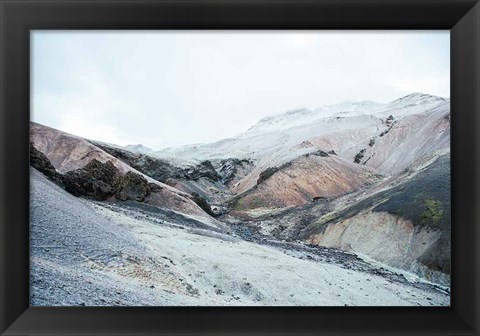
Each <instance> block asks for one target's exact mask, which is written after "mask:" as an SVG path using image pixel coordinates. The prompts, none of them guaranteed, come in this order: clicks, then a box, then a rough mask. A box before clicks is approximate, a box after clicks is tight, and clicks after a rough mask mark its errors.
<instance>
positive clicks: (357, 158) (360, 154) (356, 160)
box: [353, 148, 366, 163]
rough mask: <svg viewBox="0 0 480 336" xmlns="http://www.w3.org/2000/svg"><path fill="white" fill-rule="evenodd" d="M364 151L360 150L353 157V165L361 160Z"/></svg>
mask: <svg viewBox="0 0 480 336" xmlns="http://www.w3.org/2000/svg"><path fill="white" fill-rule="evenodd" d="M365 151H366V149H365V148H364V149H362V150H361V151H360V152H358V153H357V155H355V158H354V159H353V162H354V163H360V162H361V160H362V158H363V157H364V156H365Z"/></svg>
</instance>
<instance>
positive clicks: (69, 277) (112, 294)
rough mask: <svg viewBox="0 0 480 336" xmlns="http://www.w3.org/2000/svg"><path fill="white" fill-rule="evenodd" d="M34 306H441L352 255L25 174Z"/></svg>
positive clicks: (429, 291) (444, 295) (441, 295)
mask: <svg viewBox="0 0 480 336" xmlns="http://www.w3.org/2000/svg"><path fill="white" fill-rule="evenodd" d="M31 304H32V305H34V306H51V305H59V306H65V305H68V306H83V305H85V306H111V305H113V306H115V305H128V306H183V305H194V306H198V305H199V306H207V305H249V306H250V305H266V306H271V305H274V306H275V305H279V306H299V305H301V306H345V305H348V306H372V305H373V306H447V305H449V304H450V295H449V293H448V292H446V291H444V290H442V289H441V288H439V287H438V286H435V285H431V284H427V283H421V282H411V281H407V279H406V278H405V277H404V276H402V275H400V274H396V273H394V272H392V271H389V270H387V269H384V268H380V267H379V266H373V265H371V264H369V263H367V262H365V261H363V260H362V259H360V258H359V257H357V256H356V255H355V254H351V253H345V252H341V251H338V250H335V249H328V248H322V247H319V246H309V245H306V244H303V243H298V242H282V241H278V240H272V238H270V239H269V238H267V237H266V236H263V235H261V234H260V233H259V232H258V231H257V230H256V229H255V227H253V226H249V225H242V223H237V224H229V225H225V224H222V223H220V222H219V221H216V220H214V219H211V220H208V219H205V217H195V216H193V215H190V216H187V215H183V214H180V213H177V212H174V211H171V210H162V209H159V208H153V207H150V206H148V205H146V204H143V203H136V202H123V203H113V202H110V203H109V202H106V203H105V202H95V201H91V200H86V199H82V198H77V197H74V196H72V195H70V194H68V193H67V192H65V191H64V190H63V189H62V188H60V187H58V186H57V185H55V184H53V183H52V182H51V181H49V180H47V179H46V178H45V176H44V175H42V174H41V173H39V172H38V171H36V170H35V169H33V168H32V169H31Z"/></svg>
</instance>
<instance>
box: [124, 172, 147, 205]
mask: <svg viewBox="0 0 480 336" xmlns="http://www.w3.org/2000/svg"><path fill="white" fill-rule="evenodd" d="M152 184H153V183H152ZM150 191H151V186H150V184H149V183H148V181H147V179H146V178H145V177H143V176H141V175H139V174H135V173H134V172H131V171H130V172H128V173H127V174H125V175H123V176H120V177H118V178H117V179H116V181H115V198H116V199H118V200H120V201H126V200H132V201H138V202H143V201H144V200H145V198H146V197H147V196H148V195H149V194H150Z"/></svg>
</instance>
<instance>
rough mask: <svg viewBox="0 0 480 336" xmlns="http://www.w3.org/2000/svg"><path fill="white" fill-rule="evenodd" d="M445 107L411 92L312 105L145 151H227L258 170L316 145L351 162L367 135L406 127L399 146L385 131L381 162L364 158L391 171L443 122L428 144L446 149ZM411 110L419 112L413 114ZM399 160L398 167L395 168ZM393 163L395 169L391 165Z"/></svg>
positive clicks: (190, 159)
mask: <svg viewBox="0 0 480 336" xmlns="http://www.w3.org/2000/svg"><path fill="white" fill-rule="evenodd" d="M449 108H450V100H449V99H445V98H441V97H436V96H431V95H426V94H421V93H415V94H411V95H408V96H405V97H403V98H400V99H397V100H394V101H392V102H390V103H387V104H379V103H374V102H358V103H343V104H338V105H332V106H323V107H319V108H316V109H314V110H310V109H301V110H294V111H288V112H286V113H284V114H281V115H276V116H271V117H267V118H263V119H262V120H260V121H259V122H258V123H257V124H256V125H254V126H253V127H251V128H250V129H249V130H248V131H246V132H245V133H242V134H239V135H237V136H234V137H232V138H228V139H224V140H220V141H217V142H214V143H211V144H200V145H192V146H183V147H179V148H168V149H164V150H160V151H157V152H151V153H150V155H155V156H158V157H163V158H171V159H172V160H175V161H176V162H177V163H179V161H180V160H183V163H184V164H192V163H194V162H199V161H203V160H215V159H226V158H231V157H235V158H248V159H252V160H254V161H255V162H256V164H257V165H258V168H259V169H261V170H263V169H266V168H268V167H273V166H278V165H281V164H283V163H285V162H288V161H291V160H293V159H295V158H297V157H299V156H301V155H304V154H306V153H308V152H309V151H314V150H318V149H321V150H324V151H330V150H334V151H335V152H336V153H337V154H338V155H339V156H340V157H342V158H344V159H345V160H348V161H352V162H353V161H354V158H355V156H356V154H357V153H358V152H359V151H361V150H362V149H364V148H366V147H368V144H369V142H370V140H371V139H373V138H375V140H377V139H379V138H381V137H383V136H384V135H385V134H382V133H385V132H389V131H390V130H391V131H392V132H391V133H392V135H393V134H396V133H397V129H400V128H404V129H405V128H408V130H406V131H405V130H404V131H402V132H400V135H398V136H397V138H398V137H404V138H406V137H408V136H409V135H410V134H415V136H414V137H411V139H410V142H409V143H407V144H404V146H405V148H402V151H400V150H399V149H398V148H397V147H398V144H399V142H400V141H401V140H402V139H398V140H392V138H395V137H394V136H392V135H390V136H388V137H385V139H390V140H389V141H379V142H383V145H382V148H383V149H382V150H380V149H379V150H378V151H379V152H382V153H384V154H380V153H379V154H376V155H378V156H379V157H381V159H382V160H383V161H385V164H384V165H383V166H382V167H380V164H379V163H378V161H379V160H380V159H376V160H373V158H372V162H371V163H367V164H366V165H367V166H371V167H374V168H381V169H380V172H381V173H383V174H392V173H395V172H397V171H398V170H399V169H404V168H406V166H408V165H409V164H411V163H412V162H413V161H415V160H416V159H417V157H416V155H414V154H412V150H413V151H415V150H416V149H415V146H417V144H414V142H415V141H420V142H421V141H429V140H430V139H433V140H432V141H436V140H438V139H436V136H435V134H433V132H440V131H441V129H442V127H444V131H446V133H445V135H443V136H442V137H441V143H440V144H436V145H435V146H433V147H432V148H433V150H443V151H447V150H448V147H449V133H448V131H447V128H446V127H445V125H443V126H442V125H437V124H439V120H442V118H444V117H446V115H447V114H448V113H449ZM416 115H420V116H418V117H414V116H416ZM421 115H423V117H422V116H421ZM390 116H393V120H391V119H389V117H390ZM404 119H406V120H405V121H404ZM416 120H417V121H416ZM445 120H447V119H445ZM447 121H449V120H447ZM432 123H433V124H435V125H437V126H436V127H437V128H438V129H436V128H434V127H433V128H432V126H431V124H432ZM444 124H445V123H444ZM432 136H433V138H432ZM437 138H439V137H437ZM382 140H383V139H382ZM418 145H420V146H423V147H422V150H421V151H419V152H418V153H417V154H418V155H420V156H421V155H424V154H426V151H428V150H429V148H428V146H424V144H423V143H421V144H418ZM380 147H381V146H378V148H380ZM432 148H430V149H432ZM393 152H396V153H397V154H398V155H397V156H395V157H394V158H392V162H391V163H389V162H387V161H388V160H389V158H388V154H385V153H393ZM407 152H408V153H409V154H408V155H407ZM404 154H405V155H406V156H407V157H406V159H405V160H403V158H400V159H399V156H400V157H401V156H402V155H404ZM362 163H363V162H362ZM399 165H401V166H402V167H401V168H399ZM393 166H395V169H392V167H393Z"/></svg>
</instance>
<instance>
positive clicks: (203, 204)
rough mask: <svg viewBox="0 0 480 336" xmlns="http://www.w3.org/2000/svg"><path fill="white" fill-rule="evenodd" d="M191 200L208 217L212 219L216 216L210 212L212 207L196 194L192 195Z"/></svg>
mask: <svg viewBox="0 0 480 336" xmlns="http://www.w3.org/2000/svg"><path fill="white" fill-rule="evenodd" d="M192 200H193V201H194V202H195V203H196V204H197V205H198V206H199V207H200V208H202V210H203V211H205V212H206V213H207V214H209V215H210V216H212V217H216V216H217V215H216V214H215V212H214V211H213V210H212V207H211V206H210V204H208V202H207V200H206V199H205V198H204V197H202V196H200V195H199V194H197V193H192Z"/></svg>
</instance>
